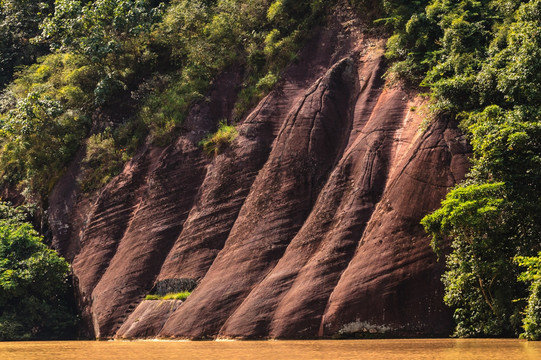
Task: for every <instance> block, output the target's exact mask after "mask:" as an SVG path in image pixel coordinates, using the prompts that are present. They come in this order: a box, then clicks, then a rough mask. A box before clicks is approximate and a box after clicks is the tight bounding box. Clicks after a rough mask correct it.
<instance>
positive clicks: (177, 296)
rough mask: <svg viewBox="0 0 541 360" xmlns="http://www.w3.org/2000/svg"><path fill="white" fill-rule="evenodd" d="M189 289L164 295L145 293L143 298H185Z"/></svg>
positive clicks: (188, 293)
mask: <svg viewBox="0 0 541 360" xmlns="http://www.w3.org/2000/svg"><path fill="white" fill-rule="evenodd" d="M190 294H191V292H190V291H183V292H180V293H169V294H166V295H164V296H160V295H152V294H151V295H147V296H146V297H145V300H182V301H184V300H186V299H187V298H188V296H190Z"/></svg>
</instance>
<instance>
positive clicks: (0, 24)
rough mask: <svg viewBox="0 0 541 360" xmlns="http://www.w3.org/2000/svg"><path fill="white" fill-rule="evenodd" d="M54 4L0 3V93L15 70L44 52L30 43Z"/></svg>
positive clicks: (7, 0)
mask: <svg viewBox="0 0 541 360" xmlns="http://www.w3.org/2000/svg"><path fill="white" fill-rule="evenodd" d="M53 3H54V0H44V1H36V0H2V1H0V90H1V89H2V88H3V87H4V85H5V84H6V83H8V82H9V81H11V79H12V76H13V71H14V69H15V68H16V67H17V66H21V65H27V64H30V63H32V62H33V61H35V60H36V59H37V58H38V57H39V56H41V55H43V54H45V53H46V51H47V47H46V46H45V45H44V44H39V43H34V42H33V41H32V38H34V37H35V36H37V35H38V33H39V24H40V23H41V21H42V20H43V19H44V18H45V17H46V16H47V14H48V13H49V12H50V11H51V9H52V7H53V6H52V5H53Z"/></svg>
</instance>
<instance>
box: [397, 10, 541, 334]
mask: <svg viewBox="0 0 541 360" xmlns="http://www.w3.org/2000/svg"><path fill="white" fill-rule="evenodd" d="M401 13H402V14H406V12H404V11H402V12H401ZM539 14H541V1H539V0H532V1H456V2H452V1H444V0H433V1H430V2H427V4H426V6H425V7H424V8H418V10H417V12H416V13H414V14H412V15H408V17H409V20H408V21H407V22H404V21H402V23H403V24H404V25H398V26H397V25H396V24H397V23H395V26H397V27H396V32H395V35H394V36H393V37H392V38H391V40H390V41H389V44H388V51H387V55H388V57H389V58H391V59H394V60H395V61H397V62H396V63H395V65H394V66H393V68H392V69H394V70H395V69H400V72H402V73H403V74H405V77H406V78H407V77H408V76H409V80H411V79H413V80H414V81H417V83H419V84H420V85H421V86H426V87H429V88H430V89H431V90H432V98H433V99H432V109H433V111H434V112H435V113H436V114H438V116H439V117H440V118H441V117H443V116H445V117H451V118H456V119H458V120H461V124H460V125H461V127H462V129H463V130H464V131H465V132H466V134H467V135H468V137H469V140H470V142H471V144H472V147H473V158H472V168H471V170H470V173H469V175H468V178H467V180H466V182H464V183H463V184H462V185H461V186H459V187H457V188H455V189H454V190H452V191H451V192H450V193H449V194H448V195H447V197H446V199H445V200H444V201H443V202H442V207H441V208H440V209H438V210H436V211H435V212H434V213H433V214H430V215H428V216H427V217H425V218H424V219H423V221H422V224H423V225H424V226H425V229H426V230H427V231H428V232H429V233H431V234H432V235H433V242H432V244H433V246H434V248H435V249H436V250H438V251H440V250H441V249H442V248H444V246H443V244H445V243H446V241H445V240H446V239H449V240H451V252H450V254H449V255H448V256H447V271H446V273H445V275H444V276H443V281H444V284H445V287H446V295H445V301H446V303H447V304H448V305H449V306H451V307H453V308H454V309H455V319H456V321H457V328H456V334H457V335H459V336H487V335H511V334H518V332H519V331H520V330H519V327H520V320H521V313H522V309H523V307H524V305H525V303H524V302H523V301H514V300H515V299H524V298H526V295H527V293H528V289H527V288H526V287H525V286H524V284H523V283H521V282H519V281H518V280H517V277H518V276H519V273H520V272H519V269H518V267H517V264H516V263H514V262H513V258H514V257H515V256H518V257H519V258H520V256H531V255H533V254H536V253H537V251H539V249H540V247H541V244H540V243H539V237H540V234H541V201H540V200H541V188H540V185H539V184H541V112H540V111H539V108H540V105H541V96H540V93H539V89H540V88H541V77H540V76H539V74H540V71H541V62H540V60H539V59H540V58H541V57H540V56H541V53H540V51H541V50H540V49H541V37H540V36H539V28H540V27H541V17H540V16H539ZM398 24H399V23H398ZM419 24H420V25H419ZM427 31H428V33H427ZM426 34H429V36H428V37H426V36H425V35H426ZM419 39H421V40H422V41H421V42H420V43H419V42H418V40H419ZM417 64H421V65H422V66H421V67H416V66H417ZM410 65H411V66H410ZM403 74H400V73H399V74H398V76H399V77H400V76H404V75H403ZM412 74H413V75H414V76H410V75H412ZM395 75H396V74H395ZM421 79H422V80H421ZM406 80H407V79H406ZM436 118H438V117H436ZM534 283H535V282H534ZM534 287H535V286H534V285H532V287H531V288H530V300H529V304H528V307H527V310H526V316H525V318H524V323H525V324H526V323H528V324H529V325H528V326H529V327H528V328H529V329H531V330H527V332H526V333H527V335H526V336H527V337H529V338H535V337H536V336H537V335H532V334H535V331H537V330H535V326H537V325H533V324H538V323H537V322H536V321H537V320H535V319H536V316H537V317H538V316H539V315H538V313H535V311H534V310H532V309H534V308H535V306H534V305H532V304H533V303H536V301H538V300H536V299H538V297H536V296H537V295H535V294H537V291H538V290H535V289H537V288H535V289H534ZM532 311H533V312H532Z"/></svg>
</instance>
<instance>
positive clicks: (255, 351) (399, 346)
mask: <svg viewBox="0 0 541 360" xmlns="http://www.w3.org/2000/svg"><path fill="white" fill-rule="evenodd" d="M0 359H2V360H9V359H25V360H34V359H40V360H43V359H59V360H62V359H85V360H94V359H98V360H99V359H130V360H134V359H145V360H149V359H167V360H171V359H250V360H253V359H273V360H274V359H296V360H297V359H299V360H303V359H306V360H308V359H310V360H312V359H390V360H392V359H401V360H403V359H458V360H470V359H476V360H479V359H490V360H497V359H505V360H513V359H521V360H522V359H524V360H529V359H532V360H534V359H535V360H540V359H541V343H539V342H526V341H520V340H478V339H476V340H462V339H461V340H455V339H439V340H438V339H436V340H434V339H431V340H340V341H204V342H192V341H101V342H97V341H65V342H57V341H55V342H4V343H2V342H0Z"/></svg>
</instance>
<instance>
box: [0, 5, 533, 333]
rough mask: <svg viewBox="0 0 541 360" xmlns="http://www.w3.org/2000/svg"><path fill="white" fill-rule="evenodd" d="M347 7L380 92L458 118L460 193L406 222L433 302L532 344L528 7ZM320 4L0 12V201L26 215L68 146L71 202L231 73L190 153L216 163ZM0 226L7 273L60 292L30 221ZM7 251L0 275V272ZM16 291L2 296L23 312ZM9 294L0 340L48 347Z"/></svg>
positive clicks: (160, 141)
mask: <svg viewBox="0 0 541 360" xmlns="http://www.w3.org/2000/svg"><path fill="white" fill-rule="evenodd" d="M349 2H350V3H351V4H352V5H353V6H354V7H355V8H356V9H357V10H359V13H361V14H363V16H364V17H365V18H366V17H369V16H370V17H373V18H377V17H379V19H377V20H376V21H375V24H376V26H378V27H379V28H378V31H386V32H388V33H389V35H390V38H389V41H388V44H387V53H386V55H387V57H388V59H389V60H390V61H389V63H390V69H389V71H388V73H387V77H388V79H389V80H390V81H392V82H395V83H400V84H404V85H405V86H408V87H413V88H419V89H420V90H421V91H422V92H426V93H428V94H430V97H431V99H432V100H431V109H432V115H431V119H432V120H433V121H440V120H442V119H444V120H449V119H450V120H453V121H458V122H460V126H461V127H462V129H463V130H464V132H465V133H466V134H467V135H468V137H469V140H470V142H471V145H472V147H473V158H472V169H471V171H470V174H469V175H468V178H467V179H466V181H464V182H463V183H462V184H460V185H459V186H457V187H456V188H455V189H453V190H452V191H451V192H450V193H449V195H448V196H447V198H446V199H445V200H444V202H443V203H442V206H441V208H440V209H438V210H437V211H435V212H434V213H433V214H430V215H428V216H427V217H426V218H425V219H424V220H423V225H424V226H425V228H426V229H427V231H428V232H430V233H431V234H432V235H433V242H432V244H433V247H434V249H435V250H436V251H437V252H438V253H439V254H442V255H445V256H446V259H447V271H446V273H445V275H444V277H443V281H444V283H445V287H446V294H445V302H446V303H447V304H448V305H449V306H451V307H453V308H454V309H455V319H456V321H457V327H456V335H458V336H501V335H516V334H519V333H521V332H522V331H524V332H523V334H524V336H525V337H527V338H530V339H539V338H540V336H541V315H540V311H541V310H540V302H541V300H540V299H541V294H540V293H541V280H540V276H539V273H540V270H539V269H540V265H539V264H540V262H541V261H540V260H539V259H540V257H539V251H540V250H541V244H540V235H541V219H540V217H541V189H540V185H539V184H541V181H540V180H541V110H540V109H541V107H540V105H541V32H540V31H539V29H541V0H532V1H520V0H415V1H404V0H383V1H379V0H350V1H349ZM335 3H336V1H325V0H305V1H295V0H253V1H241V0H163V1H160V0H94V1H86V0H85V1H82V0H56V1H54V0H42V1H39V0H0V91H1V94H0V183H1V184H0V186H1V188H2V189H4V190H9V191H8V193H16V194H22V195H23V196H24V198H25V201H26V202H27V203H31V204H35V205H36V206H37V208H38V210H39V211H40V213H43V211H45V210H46V208H47V198H48V195H49V193H50V191H51V190H52V188H53V186H54V185H55V183H56V182H57V180H58V179H59V178H60V176H61V175H62V174H63V172H64V171H65V170H66V167H67V166H68V164H69V162H70V161H71V159H73V157H74V156H75V154H76V153H77V152H78V151H82V149H84V159H83V161H82V165H83V171H82V176H81V178H80V179H79V181H80V185H81V189H82V190H83V191H84V192H88V193H90V192H93V191H96V190H98V189H100V188H101V187H103V186H104V185H105V184H106V183H107V182H108V181H109V180H110V179H111V178H112V177H113V176H114V175H116V174H118V173H119V172H120V171H121V170H122V168H123V166H124V163H125V162H126V161H127V160H128V159H129V158H130V157H131V156H133V154H134V153H135V152H136V150H137V149H138V148H139V147H140V146H141V145H142V144H143V143H144V142H152V143H154V144H156V145H167V144H168V143H169V142H170V141H171V140H172V139H173V138H174V137H175V136H177V135H178V134H179V133H180V132H182V131H183V128H182V123H183V121H184V118H185V116H186V114H187V112H188V110H189V108H190V107H191V106H192V105H193V104H195V103H197V102H200V101H205V96H206V94H207V92H208V90H209V88H210V86H211V85H212V82H213V80H214V79H215V77H216V76H217V75H218V74H219V73H220V72H221V71H223V70H225V69H227V68H230V67H235V68H238V69H241V70H242V72H243V74H244V78H243V84H242V87H241V89H240V91H239V94H238V100H237V103H236V104H235V108H234V114H233V116H232V118H231V119H226V120H223V121H222V122H221V123H220V124H216V125H217V132H216V133H215V134H209V136H208V137H206V138H205V139H204V140H203V141H202V142H201V144H200V145H201V146H202V148H203V149H204V150H205V151H207V152H208V153H213V154H217V153H219V152H220V151H222V150H223V149H224V147H225V146H226V145H227V143H228V142H230V141H231V140H232V139H233V138H234V137H235V136H236V130H235V127H234V123H235V121H236V120H238V119H240V118H241V117H242V116H243V115H244V114H245V113H246V111H247V110H249V109H250V108H251V107H252V106H253V105H254V104H255V103H256V102H257V100H258V99H260V98H261V97H262V96H264V95H265V94H266V93H267V92H268V91H269V90H270V89H271V88H272V87H273V86H274V85H275V84H276V82H277V81H279V78H280V73H281V71H282V69H283V68H284V66H285V65H286V64H288V63H290V62H291V61H295V58H296V54H297V50H298V49H299V46H300V45H301V44H302V42H303V41H304V40H305V39H306V38H307V37H308V36H309V34H310V29H311V28H313V27H314V26H315V25H317V24H318V23H319V22H320V21H322V20H323V19H324V14H325V12H326V11H327V9H329V8H330V7H331V6H332V5H334V4H335ZM6 211H7V210H5V213H9V214H11V215H10V216H14V217H15V218H16V219H17V218H19V215H15V214H19V213H18V212H17V211H15V210H10V211H9V212H6ZM2 219H4V220H1V222H0V230H1V231H0V232H2V234H3V236H4V237H5V238H6V239H12V240H13V239H16V238H17V239H23V240H24V239H25V240H24V241H26V242H27V243H28V244H30V245H28V248H29V249H30V248H31V249H33V250H32V251H33V252H29V253H28V254H29V255H28V256H30V257H29V258H24V259H26V260H24V259H22V258H21V260H20V261H21V264H23V263H25V261H26V263H29V262H28V261H34V260H28V259H34V257H33V256H34V255H32V254H42V255H39V256H41V257H42V258H43V259H46V260H47V259H48V260H47V261H45V263H51V264H53V265H54V266H56V269H57V271H56V272H57V275H58V278H57V279H56V280H55V279H46V280H43V281H56V282H57V284H56V285H51V286H58V289H60V287H61V285H60V283H61V282H62V281H65V274H66V271H67V268H66V267H65V266H66V265H65V263H64V262H63V260H60V259H57V258H55V257H54V256H53V253H52V252H48V251H47V250H46V249H45V247H44V245H43V244H41V242H40V240H39V237H38V235H37V234H36V233H34V232H33V231H32V230H31V228H30V225H28V224H26V223H24V221H22V220H20V219H19V220H13V221H12V220H8V217H2ZM12 240H9V241H10V244H11V243H15V241H14V240H13V241H12ZM23 240H17V241H23ZM2 241H4V240H2ZM6 241H7V240H6ZM448 244H450V246H448ZM3 246H4V245H3ZM25 246H26V245H25ZM6 249H8V248H6ZM2 251H11V250H9V249H8V250H2ZM7 254H8V253H7V252H6V253H5V254H4V253H3V254H2V256H1V257H0V261H2V266H12V265H10V263H9V261H8V260H7V259H8V257H7V256H8V255H7ZM9 254H11V253H9ZM25 254H26V253H25ZM43 254H45V255H43ZM9 256H12V255H9ZM25 256H26V255H25ZM36 256H38V255H36ZM39 256H38V257H39ZM49 260H50V261H49ZM4 264H5V265H4ZM32 266H34V265H32ZM35 266H36V268H37V267H38V265H35ZM39 266H41V265H39ZM2 269H3V268H2ZM6 269H8V268H7V267H6ZM21 269H22V268H21ZM25 269H27V270H25V271H29V272H31V271H32V269H28V268H25ZM2 271H3V270H2ZM21 271H22V270H21ZM6 276H7V275H6ZM3 279H4V277H2V279H1V280H0V281H2V282H4V280H3ZM6 279H7V278H6ZM60 280H62V281H60ZM6 281H7V280H6ZM40 281H41V280H40ZM21 284H22V283H21ZM21 286H23V285H21ZM25 286H26V285H24V286H23V287H21V288H20V289H21V290H17V294H16V296H20V297H19V298H17V299H33V298H32V296H34V295H29V294H30V290H31V289H30V288H28V287H27V286H26V287H25ZM2 291H4V290H2ZM59 291H60V290H59ZM62 291H65V290H61V291H60V293H62ZM3 294H4V293H2V296H4V295H3ZM49 295H50V294H49ZM49 295H44V296H45V297H46V298H47V299H48V300H47V301H44V302H43V303H42V305H40V306H51V308H50V309H51V311H50V312H48V313H51V314H56V313H54V311H59V312H60V313H58V314H57V315H58V319H59V320H58V321H59V322H61V323H63V324H68V323H71V321H72V320H71V318H69V317H68V316H67V315H66V316H64V315H65V314H66V311H65V304H64V305H63V304H60V303H59V302H58V301H60V300H59V299H58V298H53V297H51V296H49ZM6 296H7V295H6ZM10 296H12V295H10ZM13 296H15V295H13ZM35 296H38V295H35ZM40 296H41V295H40ZM6 299H7V298H6ZM13 299H15V298H11V300H9V301H7V302H2V301H3V300H0V306H3V308H2V309H3V311H2V312H1V313H0V316H1V319H0V321H2V325H0V337H4V338H7V337H12V338H15V337H18V338H21V337H25V336H42V335H43V336H44V334H50V335H53V336H58V332H55V331H56V330H54V329H51V328H47V326H49V325H47V326H46V325H45V323H48V324H50V323H49V322H46V321H43V320H40V319H37V318H33V317H32V316H35V313H36V311H35V310H32V309H35V307H33V306H34V305H35V304H34V303H27V302H25V301H26V300H21V301H16V304H13V301H14V300H13ZM32 301H33V300H32ZM8 305H9V306H8ZM19 305H20V306H23V305H24V306H23V307H21V308H16V306H19ZM6 306H8V307H9V309H8V307H6ZM36 306H37V305H36ZM55 306H56V307H55ZM53 307H54V309H56V310H54V311H53V310H52V309H53ZM58 309H60V310H58ZM27 311H30V313H31V314H34V315H28V314H30V313H28V312H27ZM4 314H6V315H5V316H7V317H6V318H5V316H4ZM19 314H27V315H25V316H26V319H28V321H29V322H24V321H23V320H24V319H25V318H20V319H23V320H20V321H19V320H17V319H19ZM55 316H56V315H55ZM4 318H5V319H8V318H9V319H8V320H9V321H7V320H5V319H4ZM30 319H31V320H30ZM49 320H50V319H49ZM6 321H7V322H6ZM5 324H8V325H5ZM30 324H41V325H39V326H37V327H32V326H30ZM55 326H56V325H55ZM29 329H31V330H29ZM521 329H522V330H521ZM8 333H10V334H12V335H9V336H8V335H2V334H8ZM28 334H30V335H28Z"/></svg>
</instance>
